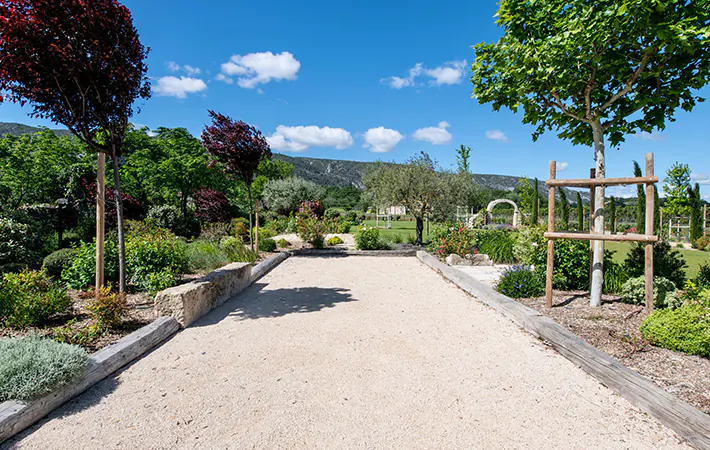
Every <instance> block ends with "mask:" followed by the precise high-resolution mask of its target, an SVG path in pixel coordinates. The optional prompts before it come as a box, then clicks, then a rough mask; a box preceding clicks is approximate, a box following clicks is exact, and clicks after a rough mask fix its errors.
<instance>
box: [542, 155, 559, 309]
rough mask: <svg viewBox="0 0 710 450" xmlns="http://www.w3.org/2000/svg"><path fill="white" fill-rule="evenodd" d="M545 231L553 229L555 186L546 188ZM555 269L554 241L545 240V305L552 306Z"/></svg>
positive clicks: (553, 171)
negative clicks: (553, 273)
mask: <svg viewBox="0 0 710 450" xmlns="http://www.w3.org/2000/svg"><path fill="white" fill-rule="evenodd" d="M555 178H557V162H556V161H550V179H551V180H554V179H555ZM547 203H548V204H547V231H550V232H554V231H555V188H554V186H550V187H549V188H548V190H547ZM554 269H555V241H554V239H548V240H547V278H546V280H545V307H546V308H552V272H553V270H554Z"/></svg>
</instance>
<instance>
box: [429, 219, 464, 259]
mask: <svg viewBox="0 0 710 450" xmlns="http://www.w3.org/2000/svg"><path fill="white" fill-rule="evenodd" d="M474 240H475V237H474V234H473V232H472V231H471V230H469V229H468V228H466V227H465V226H464V225H463V224H458V225H456V226H452V227H450V228H448V230H446V229H439V230H438V232H437V236H436V239H433V240H432V241H431V244H430V246H429V249H430V250H432V251H434V252H436V254H437V255H439V256H440V257H442V258H445V257H447V256H449V255H451V254H455V255H459V256H462V257H463V256H466V255H467V254H470V253H475V252H474V246H473V245H474V244H473V243H474Z"/></svg>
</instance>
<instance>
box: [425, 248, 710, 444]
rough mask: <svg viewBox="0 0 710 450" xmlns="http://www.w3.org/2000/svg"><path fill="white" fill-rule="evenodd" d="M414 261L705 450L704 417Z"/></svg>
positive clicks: (709, 433)
mask: <svg viewBox="0 0 710 450" xmlns="http://www.w3.org/2000/svg"><path fill="white" fill-rule="evenodd" d="M417 258H419V260H420V261H421V262H422V263H424V264H425V265H427V266H429V267H431V268H432V269H434V270H436V271H437V272H439V273H440V274H441V275H442V276H443V277H444V278H446V279H448V280H449V281H451V282H453V283H454V284H456V285H457V286H458V287H460V288H461V289H462V290H464V291H465V292H467V293H469V294H471V295H472V296H474V297H476V299H478V300H479V301H481V302H483V303H485V304H486V305H488V306H490V307H491V308H493V309H495V310H496V311H498V312H499V313H501V314H503V315H504V316H506V317H508V318H509V319H511V320H513V321H514V322H515V323H517V324H518V325H520V326H521V327H522V328H524V329H525V330H526V331H528V332H529V333H530V334H532V335H533V336H535V337H537V338H540V339H543V340H544V341H545V342H546V343H548V344H549V345H551V346H552V347H553V348H554V349H555V350H557V351H558V352H559V353H560V354H561V355H562V356H564V357H565V358H567V359H569V360H570V361H572V362H573V363H574V364H575V365H577V366H578V367H580V368H581V369H582V370H584V371H585V372H587V373H589V374H590V375H592V376H593V377H594V378H596V379H597V380H598V381H599V382H600V383H601V384H603V385H604V386H606V387H608V388H609V389H611V390H612V391H614V392H615V393H617V394H619V395H620V396H622V397H624V398H625V399H626V400H628V401H629V402H630V403H631V404H633V405H634V406H636V407H638V408H639V409H641V410H642V411H644V412H646V413H648V414H649V415H651V416H652V417H654V418H656V419H657V420H658V421H660V422H661V423H663V424H664V425H666V426H667V427H669V428H671V429H672V430H674V431H675V432H676V433H677V434H678V435H679V436H680V437H681V438H683V439H685V440H687V441H688V442H689V443H690V444H692V445H694V446H695V447H697V448H700V449H710V416H708V415H707V414H704V413H703V412H701V411H699V410H698V409H696V408H694V407H693V406H691V405H690V404H688V403H686V402H684V401H682V400H680V399H678V398H677V397H675V396H673V395H672V394H670V393H668V392H667V391H665V390H664V389H663V388H661V387H660V386H658V385H656V384H655V383H653V382H651V381H649V380H648V379H646V378H644V377H643V376H641V375H639V374H638V373H636V372H634V371H632V370H631V369H629V368H628V367H626V366H624V365H622V364H621V363H620V362H619V361H617V360H616V359H614V358H612V357H611V356H609V355H607V354H606V353H604V352H602V351H600V350H599V349H597V348H596V347H593V346H591V345H589V344H588V343H587V342H585V341H584V340H582V339H581V338H580V337H579V336H577V335H575V334H574V333H572V332H571V331H569V330H567V329H566V328H564V327H562V326H561V325H559V324H558V323H557V322H555V321H554V320H552V319H551V318H549V317H547V316H545V315H543V314H540V313H539V312H537V311H535V310H534V309H532V308H528V307H527V306H525V305H523V304H521V303H519V302H516V301H515V300H513V299H511V298H508V297H506V296H504V295H503V294H500V293H499V292H497V291H495V290H494V289H493V288H492V287H490V286H487V285H485V284H483V283H480V282H479V281H477V280H475V279H474V278H473V277H471V276H469V275H466V274H465V273H463V272H461V271H459V270H457V269H455V268H452V267H449V266H447V265H445V264H442V263H441V262H440V261H439V260H438V259H436V258H435V257H433V256H432V255H430V254H428V253H426V252H423V251H420V252H418V253H417Z"/></svg>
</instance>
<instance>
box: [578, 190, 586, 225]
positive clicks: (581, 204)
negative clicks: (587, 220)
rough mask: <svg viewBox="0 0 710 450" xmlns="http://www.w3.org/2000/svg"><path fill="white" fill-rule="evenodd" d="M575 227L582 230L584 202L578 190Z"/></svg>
mask: <svg viewBox="0 0 710 450" xmlns="http://www.w3.org/2000/svg"><path fill="white" fill-rule="evenodd" d="M577 229H578V230H580V231H582V230H584V202H582V195H581V194H580V193H579V192H577Z"/></svg>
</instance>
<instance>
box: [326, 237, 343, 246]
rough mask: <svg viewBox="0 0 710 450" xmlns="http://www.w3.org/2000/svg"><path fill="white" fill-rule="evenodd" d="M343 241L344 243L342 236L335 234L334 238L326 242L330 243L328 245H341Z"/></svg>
mask: <svg viewBox="0 0 710 450" xmlns="http://www.w3.org/2000/svg"><path fill="white" fill-rule="evenodd" d="M342 243H343V239H342V238H341V237H340V236H333V237H332V238H330V239H328V242H326V244H328V246H330V247H334V246H336V245H340V244H342Z"/></svg>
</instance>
